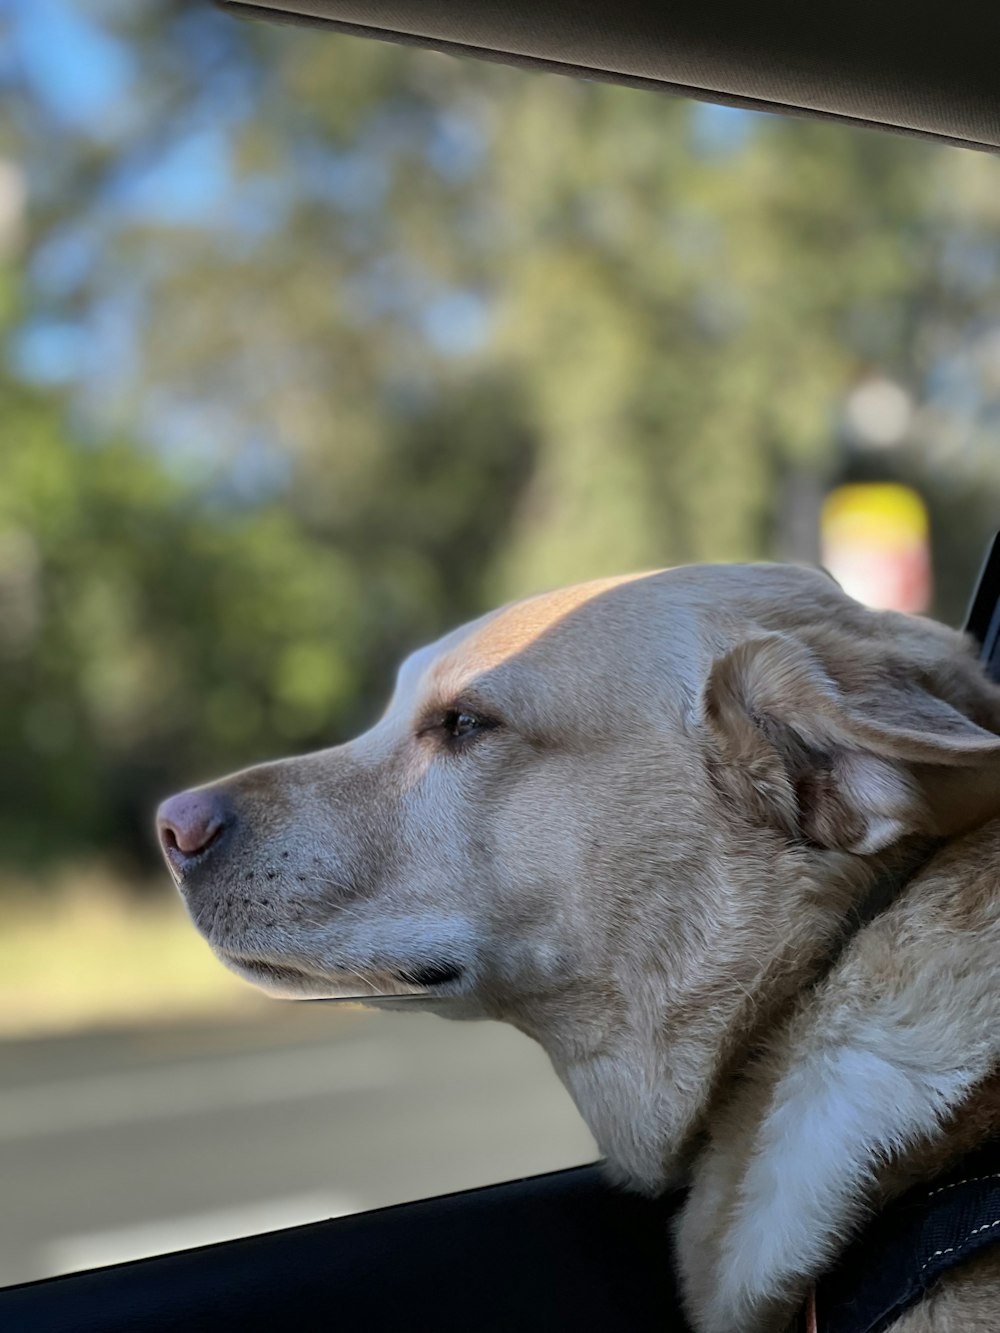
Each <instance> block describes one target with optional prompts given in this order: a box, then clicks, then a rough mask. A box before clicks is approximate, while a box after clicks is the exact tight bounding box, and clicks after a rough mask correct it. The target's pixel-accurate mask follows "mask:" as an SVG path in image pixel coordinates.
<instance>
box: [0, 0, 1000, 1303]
mask: <svg viewBox="0 0 1000 1333" xmlns="http://www.w3.org/2000/svg"><path fill="white" fill-rule="evenodd" d="M0 25H2V26H0V37H2V42H0V48H2V55H0V80H2V82H3V85H4V89H3V91H4V106H5V111H4V119H3V120H2V121H0V339H2V344H3V356H2V358H0V410H2V414H3V417H2V431H0V742H2V753H3V765H2V771H0V782H2V784H3V799H2V801H0V905H2V913H3V928H2V931H0V996H2V1001H3V1002H2V1004H0V1038H2V1047H0V1056H2V1058H0V1179H2V1180H3V1182H4V1188H3V1191H2V1198H0V1280H2V1281H4V1282H8V1283H9V1282H15V1281H21V1280H25V1279H28V1278H35V1277H39V1276H44V1275H47V1274H51V1273H56V1272H61V1271H68V1270H73V1269H76V1268H80V1267H87V1266H90V1265H94V1264H100V1263H106V1262H111V1261H114V1260H117V1259H122V1258H131V1257H135V1256H137V1255H139V1254H144V1253H157V1252H162V1251H164V1250H168V1249H174V1248H182V1247H184V1246H186V1245H193V1244H198V1243H203V1242H204V1241H207V1240H211V1239H216V1238H219V1237H221V1236H228V1235H234V1234H241V1233H244V1232H247V1231H255V1230H265V1229H268V1228H271V1227H276V1226H281V1225H290V1224H293V1223H296V1222H299V1221H304V1220H309V1219H311V1218H315V1217H321V1216H329V1215H331V1214H335V1213H338V1212H346V1211H351V1210H356V1209H362V1208H370V1207H373V1206H377V1205H381V1204H385V1203H390V1202H394V1201H397V1200H401V1199H405V1198H412V1197H417V1196H421V1195H427V1194H436V1193H442V1192H445V1191H448V1190H451V1189H457V1188H462V1187H467V1186H472V1185H476V1184H482V1183H487V1182H490V1181H494V1180H498V1179H503V1178H506V1177H510V1176H515V1175H523V1174H526V1173H530V1172H534V1171H542V1170H548V1169H555V1168H558V1167H562V1166H566V1165H570V1164H573V1163H576V1162H582V1161H586V1160H590V1159H591V1158H592V1157H593V1156H594V1153H595V1148H594V1145H593V1143H592V1140H591V1139H590V1136H589V1134H588V1133H587V1131H586V1130H585V1128H584V1127H583V1125H582V1124H581V1122H580V1121H579V1119H578V1117H577V1116H576V1113H575V1111H574V1110H573V1108H572V1105H571V1103H570V1101H569V1098H568V1096H567V1094H566V1092H565V1091H564V1090H563V1088H562V1087H561V1086H560V1084H559V1082H558V1080H557V1079H556V1076H555V1074H554V1073H553V1072H552V1071H551V1069H550V1068H549V1066H548V1063H547V1061H546V1059H545V1057H544V1056H543V1055H542V1053H541V1051H540V1050H539V1049H538V1048H537V1047H535V1046H534V1045H533V1044H532V1043H531V1042H530V1041H528V1039H527V1038H525V1037H523V1036H521V1035H519V1034H517V1033H516V1032H514V1031H513V1030H512V1029H507V1028H503V1027H500V1026H497V1025H492V1024H458V1023H444V1022H442V1021H441V1020H440V1019H438V1018H435V1017H432V1016H429V1015H418V1014H412V1013H405V1012H398V1013H397V1012H391V1013H386V1012H378V1013H369V1014H365V1013H363V1012H362V1011H360V1010H358V1009H357V1008H349V1007H348V1008H343V1007H339V1006H333V1005H322V1004H316V1005H303V1004H299V1005H295V1004H289V1003H279V1002H274V1001H270V1000H266V999H264V998H262V997H260V996H258V995H257V994H256V993H254V992H252V991H251V990H250V989H249V988H248V987H247V986H245V985H244V984H243V983H242V982H240V981H239V980H237V979H236V978H234V977H232V976H231V975H229V974H228V973H227V972H226V971H224V969H223V968H222V967H221V966H220V965H219V964H218V963H217V962H216V961H215V960H214V959H213V958H212V957H211V955H210V953H209V951H208V949H207V947H206V946H205V945H204V944H203V943H202V942H201V940H200V939H199V937H198V936H197V934H196V932H195V931H194V930H193V929H192V927H191V925H190V924H189V922H188V921H187V919H186V917H185V915H184V911H183V908H182V906H181V904H180V901H179V899H178V898H177V897H176V895H175V893H174V891H173V889H172V887H171V885H170V882H169V879H168V876H167V874H166V872H165V870H164V869H163V866H162V864H161V863H160V861H159V858H158V855H157V852H156V849H155V846H154V841H153V837H152V816H153V811H154V810H155V808H156V805H157V803H158V801H159V800H161V799H162V798H163V797H164V796H166V795H167V794H169V793H170V792H173V791H178V790H180V789H181V788H184V787H186V786H189V785H191V784H193V783H195V782H199V781H202V780H205V779H207V778H210V777H214V776H216V775H221V774H223V773H226V772H229V771H231V770H233V769H236V768H238V767H241V766H244V765H247V764H250V763H253V762H256V761H259V760H262V759H266V758H271V757H275V756H279V755H283V754H289V753H294V752H300V751H306V750H310V749H316V748H319V747H321V746H324V745H328V744H331V743H335V742H338V741H341V740H344V739H346V738H348V737H350V736H352V735H354V734H356V733H357V732H358V731H359V730H361V729H362V728H364V727H365V726H367V725H368V724H369V723H370V722H371V721H372V720H373V718H375V717H376V716H377V715H378V713H379V711H380V709H381V708H382V707H383V705H384V703H385V700H386V698H387V696H388V694H389V692H390V690H391V686H392V680H393V676H394V672H395V668H396V666H397V664H398V662H399V660H400V659H401V657H403V656H404V655H405V653H407V652H408V651H409V650H411V649H412V648H413V647H415V646H416V645H418V644H420V643H421V642H426V641H428V640H430V639H432V638H434V637H436V636H437V635H438V634H440V633H442V632H443V631H444V630H446V629H448V628H449V627H451V626H453V625H455V624H458V623H460V622H462V621H464V620H466V619H469V618H471V617H473V616H475V615H477V614H479V613H481V612H482V611H484V610H486V609H488V608H489V607H491V606H493V605H495V604H496V603H498V602H500V601H502V600H504V599H509V598H512V597H517V596H520V595H523V594H527V593H529V592H532V591H536V590H539V589H543V588H547V587H551V586H554V585H557V584H559V583H563V582H575V581H579V580H581V579H585V578H589V577H593V576H598V575H604V574H609V573H616V572H621V571H626V570H630V569H639V568H652V567H657V566H662V565H666V564H674V563H681V562H685V561H698V560H743V559H759V558H778V559H794V560H799V561H814V562H815V561H822V562H823V563H825V564H826V565H827V566H828V567H829V568H830V569H831V571H832V572H834V574H835V575H836V576H837V577H838V578H839V579H840V581H841V582H842V583H843V584H844V586H845V587H846V588H848V590H849V591H851V592H852V593H853V594H854V595H855V596H858V597H859V598H861V599H862V600H865V601H869V602H871V603H872V604H878V605H892V606H898V607H899V608H901V609H904V610H909V611H914V612H917V613H923V612H930V613H932V614H935V615H938V616H939V617H940V618H942V619H944V620H947V621H949V622H951V623H958V622H959V621H960V619H961V616H962V612H963V609H964V603H965V600H966V597H967V595H968V590H969V588H970V586H971V581H972V579H973V576H974V572H975V569H976V566H977V563H978V560H979V558H980V554H981V552H982V549H983V546H984V543H985V540H986V538H987V536H988V534H989V533H990V531H991V530H992V528H993V526H994V525H995V524H996V522H997V515H998V514H1000V451H998V449H997V447H996V428H997V421H998V419H1000V324H998V322H997V314H996V312H997V310H998V309H1000V305H998V301H997V296H998V287H1000V263H998V261H1000V239H998V238H1000V164H998V163H997V161H996V160H995V159H991V158H988V157H985V156H979V155H975V154H972V153H969V152H965V151H959V150H954V149H944V148H941V147H938V146H935V145H932V144H928V143H922V142H916V141H908V140H904V139H894V138H890V137H887V136H883V135H878V134H874V133H870V132H865V131H852V130H849V129H847V128H845V127H843V126H834V125H823V124H811V123H808V122H805V121H793V120H783V119H780V118H777V117H770V116H763V115H756V114H751V113H747V112H741V111H733V110H724V109H721V108H717V107H711V106H706V105H700V104H697V103H692V102H686V101H681V100H672V99H667V98H663V97H660V96H657V95H653V94H649V93H642V92H637V91H634V90H627V89H622V88H612V87H604V86H600V85H596V84H590V83H578V82H574V81H571V80H568V79H562V78H559V77H556V76H551V75H539V74H530V73H525V72H523V71H515V70H507V69H502V68H498V67H493V66H490V65H482V64H475V63H471V62H464V61H459V60H455V59H452V58H450V57H446V56H443V55H439V54H435V53H431V52H423V51H414V50H404V49H399V48H396V47H393V46H389V45H381V44H378V43H371V42H364V41H359V40H356V39H353V38H348V37H343V36H335V35H331V34H324V33H322V32H318V31H312V30H305V29H293V28H285V27H279V26H275V27H270V26H265V25H259V24H254V23H248V22H246V21H241V20H237V19H235V18H233V17H231V16H229V15H226V14H223V13H221V12H218V11H216V10H214V9H213V8H211V7H210V6H202V5H178V4H176V3H173V2H172V0H148V3H145V4H143V5H141V6H125V5H116V4H111V3H107V0H46V3H44V4H41V3H39V4H30V5H29V4H24V5H21V6H13V7H11V8H9V9H8V10H7V11H6V13H5V15H4V17H3V18H2V19H0Z"/></svg>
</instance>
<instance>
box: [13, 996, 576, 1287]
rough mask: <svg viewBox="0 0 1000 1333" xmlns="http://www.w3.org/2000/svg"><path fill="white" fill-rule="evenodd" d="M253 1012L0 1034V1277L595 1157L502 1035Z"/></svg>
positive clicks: (554, 1085)
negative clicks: (0, 1039) (48, 1034)
mask: <svg viewBox="0 0 1000 1333" xmlns="http://www.w3.org/2000/svg"><path fill="white" fill-rule="evenodd" d="M262 1004H263V1008H262V1009H261V1010H260V1012H259V1016H258V1017H254V1018H253V1019H251V1020H248V1019H244V1020H242V1021H239V1022H236V1021H230V1022H228V1023H212V1024H204V1025H193V1024H187V1025H174V1026H170V1025H161V1026H157V1027H154V1028H149V1029H142V1030H131V1031H129V1030H123V1031H119V1032H95V1033H88V1034H83V1035H79V1036H72V1037H61V1038H53V1039H46V1040H36V1041H21V1042H4V1043H0V1285H7V1284H9V1283H13V1282H24V1281H28V1280H31V1279H34V1278H38V1277H47V1276H51V1275H53V1274H55V1273H59V1272H72V1271H75V1270H77V1269H80V1268H89V1267H96V1266H99V1265H101V1264H106V1263H115V1262H118V1261H120V1260H124V1259H133V1258H139V1257H142V1256H144V1255H146V1254H157V1253H164V1252H166V1251H168V1250H176V1249H184V1248H186V1247H188V1246H191V1245H200V1244H207V1243H210V1242H212V1241H216V1240H225V1239H230V1238H232V1237H234V1236H238V1235H247V1234H251V1233H253V1232H257V1231H267V1230H271V1229H273V1228H275V1227H280V1226H294V1225H298V1224H299V1223H302V1222H311V1221H315V1220H316V1219H318V1218H321V1217H331V1216H337V1215H340V1214H343V1213H349V1212H357V1211H362V1210H364V1209H368V1208H377V1207H381V1206H383V1205H385V1204H390V1203H399V1202H402V1201H404V1200H407V1199H415V1198H422V1197H426V1196H429V1195H434V1194H445V1193H448V1192H450V1191H452V1190H458V1189H467V1188H470V1187H472V1186H475V1185H485V1184H492V1183H494V1182H496V1181H499V1180H508V1179H512V1178H514V1177H516V1176H523V1175H532V1174H535V1173H537V1172H541V1171H552V1170H558V1169H560V1168H562V1167H566V1166H575V1165H577V1164H579V1163H581V1162H587V1161H592V1160H593V1159H594V1158H595V1157H596V1155H597V1154H596V1149H595V1147H594V1143H593V1140H592V1139H591V1137H590V1135H589V1133H588V1132H587V1130H586V1128H585V1127H584V1125H583V1123H582V1121H581V1120H580V1118H579V1116H578V1115H577V1113H576V1111H575V1109H574V1108H573V1105H572V1103H571V1101H570V1099H569V1096H568V1094H567V1093H566V1091H565V1090H564V1089H563V1087H562V1085H561V1084H560V1083H559V1081H558V1079H557V1078H556V1076H555V1074H554V1073H553V1072H552V1069H551V1067H550V1066H549V1063H548V1060H547V1059H546V1057H545V1056H544V1054H543V1053H542V1051H541V1050H540V1049H539V1048H538V1047H537V1046H535V1044H534V1043H533V1042H531V1041H529V1040H528V1039H527V1038H526V1037H523V1036H521V1035H520V1034H519V1033H517V1032H515V1031H514V1030H513V1029H511V1028H507V1027H504V1026H502V1025H500V1024H495V1023H457V1022H448V1021H445V1020H443V1019H440V1018H436V1017H433V1016H431V1015H427V1014H416V1013H414V1014H408V1013H389V1012H384V1011H382V1012H378V1011H364V1010H359V1009H356V1008H353V1007H352V1008H349V1009H348V1008H344V1007H343V1006H340V1005H328V1004H290V1003H287V1004H281V1003H276V1002H267V1003H264V1002H262Z"/></svg>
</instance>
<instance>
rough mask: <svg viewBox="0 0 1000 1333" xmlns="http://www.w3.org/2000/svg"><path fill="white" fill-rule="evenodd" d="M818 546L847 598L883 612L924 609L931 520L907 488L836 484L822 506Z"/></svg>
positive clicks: (928, 585)
mask: <svg viewBox="0 0 1000 1333" xmlns="http://www.w3.org/2000/svg"><path fill="white" fill-rule="evenodd" d="M820 542H821V549H822V561H823V564H824V565H825V567H826V568H827V569H828V570H829V571H830V573H831V574H832V575H833V577H834V578H835V579H836V580H837V582H838V583H839V584H840V585H841V587H842V588H843V589H844V591H845V592H846V593H849V594H850V596H851V597H856V598H857V600H858V601H859V602H864V603H865V604H866V605H868V606H874V607H879V608H881V609H884V610H894V611H913V612H919V611H926V610H927V608H928V606H929V605H930V600H931V559H930V522H929V520H928V516H927V506H926V505H925V504H924V501H923V499H922V498H921V497H920V495H918V493H917V492H916V491H915V490H913V489H912V488H911V487H910V486H901V485H899V484H897V483H896V482H859V483H857V484H854V485H849V486H838V487H837V489H836V490H834V491H831V492H830V494H829V495H828V496H827V497H826V499H825V501H824V502H823V509H822V513H821V515H820Z"/></svg>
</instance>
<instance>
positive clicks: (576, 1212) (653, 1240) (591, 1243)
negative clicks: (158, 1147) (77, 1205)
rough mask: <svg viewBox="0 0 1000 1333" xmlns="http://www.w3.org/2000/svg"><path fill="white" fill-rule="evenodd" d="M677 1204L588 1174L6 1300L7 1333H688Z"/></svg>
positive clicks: (475, 1193)
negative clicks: (672, 1233) (676, 1269)
mask: <svg viewBox="0 0 1000 1333" xmlns="http://www.w3.org/2000/svg"><path fill="white" fill-rule="evenodd" d="M675 1204H676V1199H668V1200H662V1201H657V1202H654V1201H651V1200H647V1199H642V1198H638V1197H636V1196H634V1195H629V1194H625V1193H624V1192H621V1191H618V1190H615V1189H613V1188H611V1187H610V1186H609V1185H607V1184H606V1183H605V1182H604V1180H603V1178H602V1175H601V1171H600V1168H598V1167H592V1166H591V1167H580V1168H577V1169H576V1170H572V1171H560V1172H556V1173H553V1174H551V1175H545V1176H535V1177H532V1178H530V1179H527V1180H516V1181H510V1182H508V1183H506V1184H503V1185H496V1186H491V1187H489V1188H486V1189H479V1190H471V1191H466V1192H464V1193H461V1194H451V1195H445V1196H444V1197H442V1198H437V1199H421V1200H420V1201H419V1202H417V1203H409V1204H401V1205H399V1206H397V1207H395V1208H383V1209H379V1210H378V1211H375V1212H371V1213H359V1214H356V1215H354V1216H352V1217H342V1218H336V1219H334V1220H332V1221H329V1222H319V1223H315V1224H313V1225H311V1226H304V1227H294V1228H291V1229H289V1230H287V1231H275V1232H271V1233H269V1234H267V1235H263V1236H252V1237H248V1238H247V1239H245V1240H237V1241H230V1242H227V1243H226V1244H222V1245H211V1246H206V1247H203V1248H201V1249H196V1250H185V1251H183V1252H182V1253H179V1254H169V1255H162V1256H160V1257H158V1258H155V1259H144V1260H139V1261H137V1262H135V1263H131V1264H120V1265H117V1266H115V1267H111V1268H103V1269H95V1270H93V1271H91V1272H88V1273H79V1274H73V1275H72V1276H68V1277H60V1278H52V1279H49V1280H47V1281H44V1282H35V1283H29V1284H26V1285H22V1286H18V1287H8V1288H6V1289H4V1290H0V1328H3V1329H4V1330H9V1331H10V1333H137V1330H140V1329H141V1330H142V1333H182V1331H183V1333H230V1331H231V1333H265V1330H266V1333H276V1330H284V1329H294V1330H295V1333H330V1330H331V1329H335V1328H345V1327H349V1328H357V1329H364V1330H365V1333H390V1330H391V1333H399V1330H406V1333H515V1330H516V1331H517V1333H552V1331H553V1330H556V1329H571V1330H573V1333H608V1330H609V1329H622V1330H625V1329H627V1330H628V1331H629V1333H647V1331H648V1333H654V1330H655V1333H685V1330H686V1325H685V1323H684V1321H683V1317H682V1315H681V1313H680V1303H679V1299H678V1295H677V1291H676V1287H675V1283H674V1279H673V1276H672V1272H671V1263H670V1247H669V1232H668V1221H669V1216H670V1213H671V1211H672V1209H673V1207H674V1206H675Z"/></svg>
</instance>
